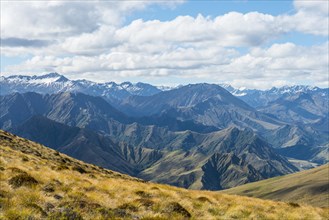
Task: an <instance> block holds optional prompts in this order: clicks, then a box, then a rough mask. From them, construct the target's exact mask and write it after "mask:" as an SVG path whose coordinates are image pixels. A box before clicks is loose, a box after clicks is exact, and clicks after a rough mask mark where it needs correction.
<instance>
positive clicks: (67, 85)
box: [0, 73, 161, 100]
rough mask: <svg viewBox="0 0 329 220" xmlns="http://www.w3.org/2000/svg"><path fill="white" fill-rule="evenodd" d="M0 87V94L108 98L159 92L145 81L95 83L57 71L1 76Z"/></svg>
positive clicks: (147, 94)
mask: <svg viewBox="0 0 329 220" xmlns="http://www.w3.org/2000/svg"><path fill="white" fill-rule="evenodd" d="M0 88H1V90H0V95H6V94H10V93H13V92H18V93H25V92H37V93H42V94H52V93H59V92H80V93H85V94H88V95H93V96H103V97H106V98H108V99H110V100H111V99H121V98H125V97H128V96H130V95H139V96H149V95H154V94H156V93H159V92H161V90H160V89H158V88H157V87H155V86H152V85H150V84H146V83H136V84H132V83H130V82H124V83H121V84H116V83H114V82H107V83H95V82H91V81H87V80H69V79H67V78H66V77H64V76H62V75H60V74H58V73H49V74H46V75H43V76H21V75H17V76H9V77H1V78H0Z"/></svg>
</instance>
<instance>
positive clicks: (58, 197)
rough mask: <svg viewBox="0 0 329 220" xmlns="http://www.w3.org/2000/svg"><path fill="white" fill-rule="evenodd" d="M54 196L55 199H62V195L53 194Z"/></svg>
mask: <svg viewBox="0 0 329 220" xmlns="http://www.w3.org/2000/svg"><path fill="white" fill-rule="evenodd" d="M54 198H55V199H57V200H61V199H63V196H61V195H58V194H55V195H54Z"/></svg>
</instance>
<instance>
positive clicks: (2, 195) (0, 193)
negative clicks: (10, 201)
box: [0, 189, 9, 198]
mask: <svg viewBox="0 0 329 220" xmlns="http://www.w3.org/2000/svg"><path fill="white" fill-rule="evenodd" d="M8 196H9V193H8V192H7V191H4V190H2V189H0V198H6V197H8Z"/></svg>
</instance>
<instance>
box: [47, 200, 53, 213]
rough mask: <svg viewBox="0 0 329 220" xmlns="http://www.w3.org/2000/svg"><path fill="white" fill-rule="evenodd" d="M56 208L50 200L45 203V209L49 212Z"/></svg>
mask: <svg viewBox="0 0 329 220" xmlns="http://www.w3.org/2000/svg"><path fill="white" fill-rule="evenodd" d="M54 208H55V206H54V205H53V204H52V203H50V202H47V203H46V204H45V210H46V211H47V212H49V211H50V210H52V209H54Z"/></svg>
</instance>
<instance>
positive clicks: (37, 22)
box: [1, 1, 328, 88]
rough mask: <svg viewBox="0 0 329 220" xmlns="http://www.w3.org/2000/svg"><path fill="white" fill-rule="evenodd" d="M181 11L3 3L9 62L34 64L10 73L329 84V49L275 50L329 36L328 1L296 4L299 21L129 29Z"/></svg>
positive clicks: (213, 20)
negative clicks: (128, 18) (148, 14)
mask: <svg viewBox="0 0 329 220" xmlns="http://www.w3.org/2000/svg"><path fill="white" fill-rule="evenodd" d="M177 3H181V2H180V1H169V3H166V2H157V1H143V2H135V1H116V2H113V1H110V2H108V1H88V2H79V1H58V2H57V1H50V2H47V1H42V2H38V1H37V2H32V3H31V2H28V4H27V2H19V3H18V2H1V10H2V11H1V13H2V15H1V37H2V39H1V43H2V45H1V47H2V48H1V52H2V54H5V55H7V56H15V55H19V54H31V55H32V56H33V57H32V58H31V59H29V60H26V61H25V62H23V63H21V64H17V65H12V66H8V67H7V68H6V69H5V71H6V72H7V73H20V72H23V73H28V72H31V73H33V74H36V73H42V72H50V71H57V72H59V73H63V74H65V75H68V76H71V78H79V77H84V78H87V79H91V80H96V81H108V80H113V79H115V80H117V81H126V80H127V78H132V77H141V80H143V79H150V80H154V81H156V80H155V79H159V78H160V81H163V79H164V78H166V79H167V81H170V80H171V79H177V78H185V79H186V81H191V82H194V81H207V82H228V83H232V84H233V85H235V86H250V87H258V88H260V87H268V86H270V85H275V86H279V85H281V84H289V83H291V79H293V80H295V81H296V82H302V83H304V82H305V80H307V81H308V82H309V83H310V84H318V85H320V84H321V85H323V84H324V82H328V78H327V73H328V59H327V58H328V43H325V44H322V45H315V46H310V47H304V46H300V45H296V44H294V43H280V44H273V45H271V43H273V42H275V39H277V38H278V37H280V36H282V35H284V34H287V33H291V32H300V33H305V34H311V35H318V36H327V35H328V2H327V1H295V2H294V7H295V12H294V13H292V14H282V15H277V16H274V15H270V14H264V13H260V12H249V13H245V14H243V13H238V12H229V13H227V14H224V15H220V16H217V17H207V16H203V15H201V14H200V15H198V16H196V17H192V16H178V17H176V18H174V19H172V20H169V21H159V20H150V21H144V20H142V19H137V20H135V21H132V22H131V23H130V24H126V25H124V19H125V15H126V14H127V13H128V14H129V13H132V12H133V11H136V10H143V9H145V8H146V7H147V6H148V5H150V4H166V5H167V6H168V5H169V7H170V6H172V5H175V4H177ZM265 45H266V46H265ZM268 45H269V46H268ZM241 47H244V48H247V50H246V51H247V52H243V53H242V52H241V51H240V49H241Z"/></svg>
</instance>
